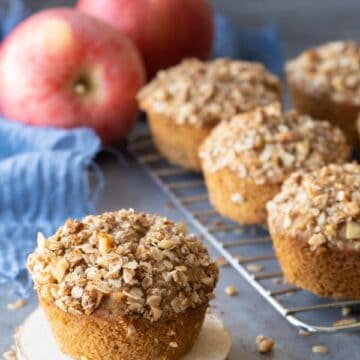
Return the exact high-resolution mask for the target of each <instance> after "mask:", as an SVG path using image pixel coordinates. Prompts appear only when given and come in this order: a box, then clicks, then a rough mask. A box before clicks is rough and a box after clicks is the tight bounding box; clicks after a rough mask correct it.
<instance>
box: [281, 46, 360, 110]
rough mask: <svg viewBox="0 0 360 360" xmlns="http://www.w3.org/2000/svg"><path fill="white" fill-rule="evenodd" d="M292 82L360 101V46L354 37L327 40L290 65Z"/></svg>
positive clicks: (344, 99)
mask: <svg viewBox="0 0 360 360" xmlns="http://www.w3.org/2000/svg"><path fill="white" fill-rule="evenodd" d="M286 72H287V76H288V78H289V80H290V82H294V83H297V84H299V85H300V86H301V87H303V88H304V89H305V90H306V91H308V92H310V93H316V94H319V95H327V96H330V97H331V99H333V100H334V101H338V102H349V103H352V104H356V105H360V47H359V45H358V44H357V43H355V42H352V41H336V42H331V43H326V44H324V45H322V46H319V47H317V48H314V49H310V50H308V51H305V52H304V53H302V54H301V55H300V56H299V57H297V58H296V59H294V60H292V61H290V62H288V64H287V66H286Z"/></svg>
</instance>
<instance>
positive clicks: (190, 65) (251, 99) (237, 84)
mask: <svg viewBox="0 0 360 360" xmlns="http://www.w3.org/2000/svg"><path fill="white" fill-rule="evenodd" d="M279 97H280V82H279V80H278V79H277V78H276V77H275V76H274V75H272V74H270V73H269V72H268V71H266V69H265V68H264V67H263V65H261V64H260V63H254V62H245V61H235V60H230V59H217V60H214V61H211V62H201V61H199V60H197V59H187V60H184V61H183V62H182V63H181V64H180V65H177V66H175V67H172V68H170V69H167V70H165V71H160V72H159V73H158V75H157V76H156V78H155V79H154V80H153V81H151V82H150V83H149V84H148V85H147V86H145V87H144V88H143V89H142V90H141V91H140V93H139V95H138V100H139V102H140V107H141V108H142V109H143V110H145V111H146V110H151V111H154V112H155V113H158V114H162V115H165V116H169V117H171V118H172V119H174V121H175V122H176V123H177V124H179V125H182V124H185V123H186V124H190V125H192V126H195V127H203V126H206V125H211V126H213V125H215V124H217V123H218V122H219V121H220V120H223V119H225V120H228V119H230V118H231V117H233V116H234V115H235V114H237V113H239V112H244V111H248V110H250V109H253V108H255V107H256V106H262V105H266V104H269V103H271V102H273V101H275V100H278V99H279Z"/></svg>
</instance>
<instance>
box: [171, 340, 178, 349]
mask: <svg viewBox="0 0 360 360" xmlns="http://www.w3.org/2000/svg"><path fill="white" fill-rule="evenodd" d="M169 346H170V347H172V348H177V347H178V346H179V345H178V343H177V342H175V341H171V342H170V343H169Z"/></svg>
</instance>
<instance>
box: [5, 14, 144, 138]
mask: <svg viewBox="0 0 360 360" xmlns="http://www.w3.org/2000/svg"><path fill="white" fill-rule="evenodd" d="M144 81H145V70H144V67H143V64H142V60H141V57H140V55H139V53H138V51H137V49H136V48H135V46H134V45H133V44H132V42H131V41H130V40H128V39H127V38H126V37H125V36H123V35H122V34H121V33H120V32H119V31H118V30H117V29H115V28H114V27H112V26H110V25H108V24H106V23H104V22H102V21H100V20H97V19H94V18H92V17H90V16H87V15H85V14H83V13H80V12H77V11H75V10H71V9H51V10H45V11H42V12H40V13H37V14H35V15H33V16H31V17H30V18H28V19H27V20H25V21H24V22H23V23H21V24H20V25H19V26H18V27H17V28H16V29H15V30H14V31H13V32H12V33H11V34H10V35H9V37H8V38H7V39H6V40H5V42H4V43H3V46H2V49H1V53H0V89H1V91H0V108H1V110H2V112H3V115H4V116H5V117H7V118H9V119H14V120H19V121H22V122H25V123H28V124H33V125H49V126H55V127H65V128H70V127H77V126H90V127H92V128H93V129H94V130H95V131H96V132H97V133H98V134H99V135H100V137H101V138H102V140H103V142H104V144H110V143H114V142H116V141H118V140H119V139H120V138H121V137H123V136H125V135H126V134H127V133H128V131H129V130H130V129H131V127H132V125H133V123H134V121H135V119H136V116H137V105H136V93H137V92H138V90H139V88H140V87H141V86H142V85H143V84H144Z"/></svg>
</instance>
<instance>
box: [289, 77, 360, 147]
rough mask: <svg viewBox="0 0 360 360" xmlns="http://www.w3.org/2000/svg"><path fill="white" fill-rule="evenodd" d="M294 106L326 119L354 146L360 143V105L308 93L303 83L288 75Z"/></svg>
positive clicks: (304, 112) (300, 110)
mask: <svg viewBox="0 0 360 360" xmlns="http://www.w3.org/2000/svg"><path fill="white" fill-rule="evenodd" d="M288 83H289V87H290V92H291V96H292V99H293V102H294V107H295V109H296V110H297V111H299V113H301V114H308V115H311V116H312V117H314V118H315V119H326V120H328V121H329V122H331V123H332V124H333V125H334V126H338V127H339V128H341V130H342V131H343V132H344V134H345V136H346V139H347V141H348V143H349V144H350V145H351V146H352V147H357V146H358V145H359V140H360V136H359V132H358V131H357V129H356V120H357V118H358V115H359V112H360V105H354V104H351V103H349V102H334V100H332V99H331V98H330V97H329V96H328V95H326V94H317V93H308V92H306V90H305V89H304V87H303V86H302V85H301V84H298V83H296V82H294V81H292V79H291V78H289V77H288Z"/></svg>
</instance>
